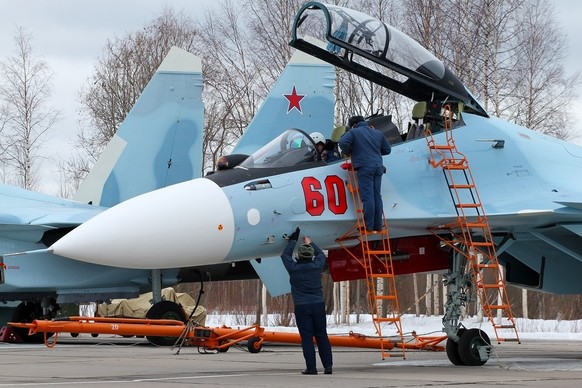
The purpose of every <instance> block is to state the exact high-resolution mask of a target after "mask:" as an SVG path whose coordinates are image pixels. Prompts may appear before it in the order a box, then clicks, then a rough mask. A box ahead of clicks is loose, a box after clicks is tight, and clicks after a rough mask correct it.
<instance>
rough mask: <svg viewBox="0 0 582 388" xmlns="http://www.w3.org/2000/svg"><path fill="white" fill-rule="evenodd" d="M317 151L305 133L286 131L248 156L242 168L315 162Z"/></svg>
mask: <svg viewBox="0 0 582 388" xmlns="http://www.w3.org/2000/svg"><path fill="white" fill-rule="evenodd" d="M316 155H317V150H316V148H315V144H314V143H313V140H311V138H310V137H309V135H307V134H306V133H305V132H303V131H301V130H298V129H288V130H287V131H285V132H283V133H282V134H281V135H280V136H279V137H277V138H275V139H274V140H272V141H271V142H270V143H268V144H267V145H265V146H263V147H262V148H261V149H259V150H258V151H256V152H255V153H254V154H252V155H251V156H249V157H248V158H247V159H246V160H245V161H244V162H242V163H241V164H240V165H239V166H240V167H242V168H274V167H290V166H296V165H298V164H303V163H308V162H312V161H314V160H316Z"/></svg>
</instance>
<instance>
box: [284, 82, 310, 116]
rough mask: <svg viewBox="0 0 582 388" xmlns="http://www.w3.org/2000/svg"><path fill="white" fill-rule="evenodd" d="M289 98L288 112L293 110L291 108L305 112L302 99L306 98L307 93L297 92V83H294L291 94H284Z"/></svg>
mask: <svg viewBox="0 0 582 388" xmlns="http://www.w3.org/2000/svg"><path fill="white" fill-rule="evenodd" d="M283 96H285V98H286V99H287V100H289V107H288V108H287V113H289V112H291V109H293V108H295V109H297V110H298V111H299V113H301V114H303V112H302V111H301V100H303V99H304V98H305V94H297V90H296V89H295V85H293V92H291V94H283Z"/></svg>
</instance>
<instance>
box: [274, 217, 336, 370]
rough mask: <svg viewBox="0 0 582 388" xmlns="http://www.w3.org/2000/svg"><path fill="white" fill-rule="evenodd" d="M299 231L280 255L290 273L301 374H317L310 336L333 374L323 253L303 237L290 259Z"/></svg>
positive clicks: (324, 364)
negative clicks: (299, 349) (304, 366)
mask: <svg viewBox="0 0 582 388" xmlns="http://www.w3.org/2000/svg"><path fill="white" fill-rule="evenodd" d="M299 232H300V231H299V228H296V229H295V231H294V232H293V233H292V234H291V235H290V236H289V242H288V243H287V246H286V247H285V250H284V251H283V254H282V255H281V259H283V264H285V268H286V269H287V272H289V281H290V283H291V296H292V297H293V303H294V304H295V321H296V323H297V329H298V330H299V335H300V336H301V347H302V349H303V357H304V358H305V365H306V369H303V370H302V371H301V373H302V374H304V375H316V374H317V368H316V366H315V347H314V346H313V337H315V341H316V342H317V349H318V350H319V358H320V359H321V363H322V364H323V368H324V371H323V373H324V374H326V375H330V374H331V373H332V364H333V362H332V355H331V344H330V343H329V338H328V337H327V329H326V325H327V322H326V314H325V303H324V299H323V287H322V285H321V271H322V270H323V266H324V265H325V260H326V257H325V254H324V253H323V251H322V250H321V249H319V247H318V246H317V245H316V244H315V243H314V242H312V241H311V239H310V238H309V237H308V236H304V237H303V244H301V245H300V246H299V248H298V249H297V260H296V261H295V260H293V256H292V255H293V250H294V249H295V245H296V244H297V240H298V239H299Z"/></svg>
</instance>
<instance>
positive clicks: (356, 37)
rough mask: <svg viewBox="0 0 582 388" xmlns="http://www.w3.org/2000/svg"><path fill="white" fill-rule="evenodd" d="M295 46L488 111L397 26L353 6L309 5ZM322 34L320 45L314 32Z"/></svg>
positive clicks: (407, 91) (391, 83)
mask: <svg viewBox="0 0 582 388" xmlns="http://www.w3.org/2000/svg"><path fill="white" fill-rule="evenodd" d="M291 34H292V40H291V42H290V43H289V44H290V45H291V46H293V47H295V48H297V49H299V50H301V51H304V52H306V53H308V54H310V55H313V56H315V57H317V58H320V59H322V60H324V61H326V62H329V63H331V64H333V65H335V66H338V67H341V68H344V69H346V70H348V71H350V72H352V73H354V74H356V75H359V76H361V77H364V78H366V79H368V80H369V81H372V82H374V83H376V84H378V85H381V86H384V87H387V88H389V89H390V90H393V91H395V92H397V93H400V94H402V95H403V96H406V97H408V98H411V99H413V100H415V101H434V100H437V101H445V100H448V101H451V102H454V101H459V102H462V103H463V104H464V106H465V107H466V108H468V109H470V110H471V111H472V112H473V113H477V114H481V115H484V116H487V114H486V112H485V110H484V109H483V108H482V107H481V106H480V105H479V103H478V102H477V101H476V100H475V99H474V98H473V96H471V94H470V93H469V91H468V90H467V89H466V88H465V86H464V85H463V83H462V82H461V81H460V80H459V79H458V78H457V77H456V76H455V75H454V74H453V73H452V72H451V71H450V70H449V69H447V68H446V66H445V65H444V64H443V63H442V62H441V61H440V60H438V59H437V58H436V57H435V56H434V55H432V54H431V53H430V52H429V51H427V50H426V49H425V48H424V47H422V46H421V45H420V44H419V43H417V42H416V41H414V40H413V39H411V38H410V37H409V36H408V35H406V34H404V33H403V32H401V31H399V30H397V29H396V28H394V27H392V26H390V25H388V24H385V23H384V22H382V21H380V20H378V19H376V18H373V17H371V16H369V15H366V14H363V13H361V12H358V11H354V10H352V9H349V8H344V7H339V6H336V5H331V4H323V3H319V2H308V3H306V4H304V5H303V6H302V7H301V9H300V10H299V12H298V13H297V15H296V16H295V22H294V24H293V28H292V31H291ZM314 34H315V37H316V38H318V39H323V40H324V41H325V42H326V44H327V45H326V46H324V47H321V46H319V45H318V44H316V43H314V42H313V41H312V40H311V39H310V38H309V37H310V36H312V35H314Z"/></svg>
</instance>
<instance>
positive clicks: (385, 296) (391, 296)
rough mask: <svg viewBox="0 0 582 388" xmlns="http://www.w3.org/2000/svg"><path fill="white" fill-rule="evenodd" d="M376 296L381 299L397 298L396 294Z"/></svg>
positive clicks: (375, 296)
mask: <svg viewBox="0 0 582 388" xmlns="http://www.w3.org/2000/svg"><path fill="white" fill-rule="evenodd" d="M374 298H376V299H381V300H396V299H397V297H396V295H374Z"/></svg>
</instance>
